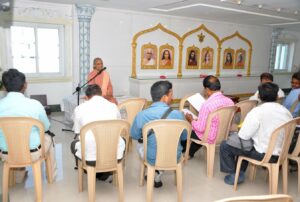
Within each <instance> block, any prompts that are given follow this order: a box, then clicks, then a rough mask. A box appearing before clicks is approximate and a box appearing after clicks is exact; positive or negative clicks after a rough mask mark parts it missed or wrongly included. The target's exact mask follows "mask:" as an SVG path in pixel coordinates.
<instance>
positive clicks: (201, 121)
mask: <svg viewBox="0 0 300 202" xmlns="http://www.w3.org/2000/svg"><path fill="white" fill-rule="evenodd" d="M203 87H204V92H205V93H206V95H207V97H208V99H207V100H206V101H205V103H203V105H202V106H201V108H200V110H199V115H198V119H197V120H193V117H192V116H191V115H190V114H186V115H185V118H186V120H187V121H188V122H190V123H191V124H192V129H193V131H192V134H191V138H194V139H199V140H200V139H201V138H202V136H203V135H204V132H205V129H206V122H207V118H208V115H209V113H211V112H213V111H215V110H217V109H219V108H222V107H227V106H233V105H234V103H233V101H232V100H231V99H230V98H228V97H226V96H224V95H223V94H222V92H221V91H220V90H221V83H220V81H219V79H218V78H217V77H215V76H212V75H210V76H207V77H206V78H205V79H204V80H203ZM212 121H213V122H214V124H211V128H210V132H209V134H208V143H214V142H215V140H216V135H217V131H218V124H219V121H218V119H215V118H214V119H213V120H212ZM200 147H201V145H199V144H196V143H194V142H192V143H191V147H190V151H189V155H190V158H193V157H194V154H195V152H196V151H197V150H198V149H200Z"/></svg>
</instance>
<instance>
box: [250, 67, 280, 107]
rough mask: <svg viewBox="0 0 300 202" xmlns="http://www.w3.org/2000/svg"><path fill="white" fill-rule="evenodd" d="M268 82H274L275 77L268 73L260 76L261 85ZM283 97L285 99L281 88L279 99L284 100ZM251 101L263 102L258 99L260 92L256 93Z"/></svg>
mask: <svg viewBox="0 0 300 202" xmlns="http://www.w3.org/2000/svg"><path fill="white" fill-rule="evenodd" d="M267 82H269V83H272V82H273V75H272V74H270V73H268V72H265V73H262V74H261V75H260V83H261V84H262V83H267ZM283 97H284V92H283V91H282V90H281V89H280V88H279V90H278V95H277V98H283ZM249 100H257V101H258V102H261V100H260V99H259V97H258V90H257V91H256V92H255V94H254V95H253V96H251V97H250V98H249Z"/></svg>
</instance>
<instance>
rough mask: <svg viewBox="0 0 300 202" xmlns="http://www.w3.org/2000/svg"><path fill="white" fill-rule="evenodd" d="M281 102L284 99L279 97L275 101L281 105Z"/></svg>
mask: <svg viewBox="0 0 300 202" xmlns="http://www.w3.org/2000/svg"><path fill="white" fill-rule="evenodd" d="M283 100H284V97H280V98H277V99H276V102H277V103H279V104H281V105H282V103H283Z"/></svg>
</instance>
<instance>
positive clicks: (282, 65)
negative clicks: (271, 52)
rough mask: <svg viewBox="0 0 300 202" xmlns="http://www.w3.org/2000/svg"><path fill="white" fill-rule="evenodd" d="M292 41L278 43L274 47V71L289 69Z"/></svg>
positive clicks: (292, 48)
mask: <svg viewBox="0 0 300 202" xmlns="http://www.w3.org/2000/svg"><path fill="white" fill-rule="evenodd" d="M293 55H294V43H278V44H277V47H276V57H275V66H274V70H275V71H291V68H292V61H293Z"/></svg>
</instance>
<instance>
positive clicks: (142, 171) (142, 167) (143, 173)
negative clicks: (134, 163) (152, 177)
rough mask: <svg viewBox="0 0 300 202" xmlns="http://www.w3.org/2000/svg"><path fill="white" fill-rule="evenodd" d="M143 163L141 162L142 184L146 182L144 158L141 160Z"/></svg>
mask: <svg viewBox="0 0 300 202" xmlns="http://www.w3.org/2000/svg"><path fill="white" fill-rule="evenodd" d="M140 162H141V163H140V165H141V166H140V167H141V173H140V184H139V185H140V186H144V182H145V180H144V177H145V165H144V162H143V160H141V161H140Z"/></svg>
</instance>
